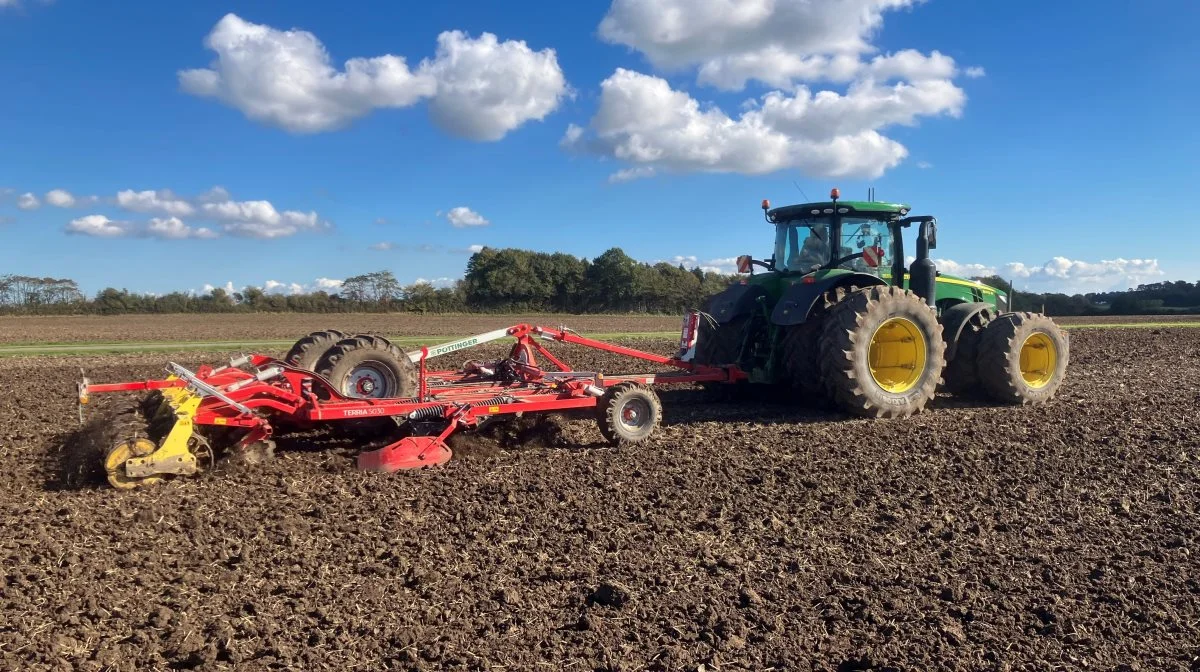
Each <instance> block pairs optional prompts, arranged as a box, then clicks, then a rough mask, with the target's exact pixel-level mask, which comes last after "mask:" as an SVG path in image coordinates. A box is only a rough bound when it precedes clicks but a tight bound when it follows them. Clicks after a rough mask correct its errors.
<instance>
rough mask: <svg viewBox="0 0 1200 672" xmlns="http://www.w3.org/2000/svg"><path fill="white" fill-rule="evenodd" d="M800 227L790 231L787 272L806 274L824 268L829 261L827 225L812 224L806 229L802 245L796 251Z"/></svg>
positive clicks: (822, 223) (821, 223) (825, 223)
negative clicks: (806, 233) (806, 234)
mask: <svg viewBox="0 0 1200 672" xmlns="http://www.w3.org/2000/svg"><path fill="white" fill-rule="evenodd" d="M800 228H801V227H799V226H794V227H792V231H791V240H790V241H789V242H790V243H791V250H790V253H789V254H788V270H789V271H798V272H801V273H808V272H811V271H815V270H817V269H818V268H820V267H822V266H824V265H825V264H826V263H827V262H828V261H829V224H828V223H827V222H814V223H813V224H812V226H810V227H805V228H807V229H808V236H807V237H806V238H805V239H804V245H803V246H801V247H800V248H799V249H797V245H796V243H797V240H796V239H797V238H798V237H799V235H798V232H799V229H800Z"/></svg>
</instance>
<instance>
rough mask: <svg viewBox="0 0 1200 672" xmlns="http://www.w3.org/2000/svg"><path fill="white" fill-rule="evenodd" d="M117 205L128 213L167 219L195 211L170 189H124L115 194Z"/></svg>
mask: <svg viewBox="0 0 1200 672" xmlns="http://www.w3.org/2000/svg"><path fill="white" fill-rule="evenodd" d="M117 205H118V206H119V207H121V208H122V209H124V210H128V211H130V212H142V213H149V214H156V215H167V216H169V217H187V216H188V215H191V214H192V213H194V212H195V211H196V208H195V207H193V206H192V204H191V203H189V202H187V201H186V200H184V199H182V198H180V197H178V196H176V195H175V193H174V192H172V191H171V190H170V189H159V190H157V191H149V190H147V191H134V190H132V189H125V190H123V191H119V192H117Z"/></svg>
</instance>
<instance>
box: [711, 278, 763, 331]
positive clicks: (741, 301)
mask: <svg viewBox="0 0 1200 672" xmlns="http://www.w3.org/2000/svg"><path fill="white" fill-rule="evenodd" d="M766 295H767V290H766V289H764V288H763V287H761V286H759V285H750V284H746V285H742V284H737V285H730V286H729V287H728V288H726V289H725V291H723V292H721V293H720V294H717V295H716V296H714V297H712V298H711V299H709V301H708V309H707V310H705V311H704V312H706V313H708V314H709V315H712V317H713V319H715V320H716V321H717V323H718V324H725V323H726V322H729V321H730V320H732V319H733V318H735V317H740V316H742V315H748V314H749V313H750V311H752V310H754V304H755V303H757V302H758V299H759V297H764V296H766Z"/></svg>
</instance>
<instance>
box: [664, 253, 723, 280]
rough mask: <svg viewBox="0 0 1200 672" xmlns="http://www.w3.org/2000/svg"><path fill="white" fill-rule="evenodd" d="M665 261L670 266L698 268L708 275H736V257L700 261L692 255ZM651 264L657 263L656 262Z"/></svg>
mask: <svg viewBox="0 0 1200 672" xmlns="http://www.w3.org/2000/svg"><path fill="white" fill-rule="evenodd" d="M666 261H668V262H670V263H671V264H672V265H675V266H679V265H680V264H682V265H683V267H684V268H686V269H689V270H691V269H693V268H699V269H700V270H702V271H705V272H709V273H721V274H723V275H733V274H735V273H737V257H719V258H716V259H704V260H701V259H700V258H699V257H697V256H696V255H694V254H690V255H681V254H677V255H675V256H673V257H671V258H670V259H667V260H666ZM653 263H658V262H657V261H655V262H653Z"/></svg>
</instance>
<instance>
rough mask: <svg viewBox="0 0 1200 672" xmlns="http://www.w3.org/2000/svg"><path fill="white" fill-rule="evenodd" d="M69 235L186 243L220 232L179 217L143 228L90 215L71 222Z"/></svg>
mask: <svg viewBox="0 0 1200 672" xmlns="http://www.w3.org/2000/svg"><path fill="white" fill-rule="evenodd" d="M66 232H67V233H69V234H74V235H80V236H92V237H94V238H125V237H137V238H162V239H168V240H183V239H186V238H216V237H217V232H216V231H213V230H212V229H209V228H206V227H199V228H196V227H192V226H189V225H187V224H185V223H184V222H183V220H181V219H179V218H178V217H165V218H163V217H152V218H151V219H150V221H148V222H146V223H144V224H141V223H137V222H129V221H117V220H113V219H109V218H108V217H107V216H106V215H86V216H84V217H79V218H78V219H73V220H71V222H70V223H68V224H67V226H66Z"/></svg>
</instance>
